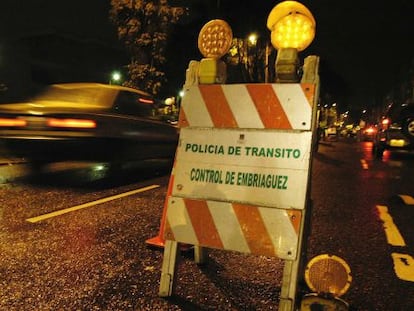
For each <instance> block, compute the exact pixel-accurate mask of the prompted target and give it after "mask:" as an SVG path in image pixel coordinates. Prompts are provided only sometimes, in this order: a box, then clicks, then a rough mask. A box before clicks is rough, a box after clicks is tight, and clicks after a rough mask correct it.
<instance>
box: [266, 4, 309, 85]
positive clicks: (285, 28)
mask: <svg viewBox="0 0 414 311" xmlns="http://www.w3.org/2000/svg"><path fill="white" fill-rule="evenodd" d="M315 25H316V22H315V19H314V18H313V16H312V13H311V12H310V11H309V10H308V9H307V8H306V7H305V6H304V5H303V4H301V3H299V2H296V1H283V2H281V3H279V4H278V5H276V6H275V7H274V8H273V9H272V11H271V12H270V14H269V16H268V19H267V28H268V29H269V30H270V31H271V42H272V45H273V46H274V47H275V48H276V49H277V50H278V53H277V58H276V80H277V81H278V82H296V81H297V80H298V66H299V58H298V52H300V51H303V50H304V49H306V48H307V47H308V46H309V44H311V42H312V41H313V39H314V37H315Z"/></svg>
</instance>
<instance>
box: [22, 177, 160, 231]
mask: <svg viewBox="0 0 414 311" xmlns="http://www.w3.org/2000/svg"><path fill="white" fill-rule="evenodd" d="M158 187H160V185H151V186H148V187H144V188H140V189H136V190H132V191H128V192H124V193H121V194H117V195H113V196H110V197H107V198H103V199H99V200H96V201H92V202H88V203H85V204H81V205H77V206H72V207H69V208H65V209H62V210H58V211H54V212H51V213H47V214H44V215H40V216H36V217H32V218H27V219H26V221H28V222H31V223H35V222H39V221H42V220H45V219H49V218H53V217H56V216H60V215H63V214H67V213H70V212H74V211H77V210H80V209H83V208H87V207H91V206H94V205H98V204H102V203H106V202H109V201H113V200H116V199H120V198H123V197H126V196H130V195H133V194H137V193H141V192H145V191H148V190H152V189H155V188H158Z"/></svg>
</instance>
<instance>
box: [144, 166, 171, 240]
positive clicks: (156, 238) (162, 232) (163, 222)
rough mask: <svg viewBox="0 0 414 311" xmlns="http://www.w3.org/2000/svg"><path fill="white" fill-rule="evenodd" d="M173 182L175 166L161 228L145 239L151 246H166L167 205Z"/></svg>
mask: <svg viewBox="0 0 414 311" xmlns="http://www.w3.org/2000/svg"><path fill="white" fill-rule="evenodd" d="M173 183H174V168H173V171H172V172H171V176H170V180H169V182H168V188H167V195H166V197H165V201H164V209H163V211H162V217H161V223H160V229H159V232H158V235H157V236H155V237H153V238H150V239H148V240H146V241H145V243H147V244H148V245H150V246H153V247H158V248H164V245H165V239H164V236H163V235H164V227H165V222H166V218H167V205H168V198H169V197H170V195H171V194H172V187H173Z"/></svg>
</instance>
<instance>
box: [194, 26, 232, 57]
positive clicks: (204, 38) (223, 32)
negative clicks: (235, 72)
mask: <svg viewBox="0 0 414 311" xmlns="http://www.w3.org/2000/svg"><path fill="white" fill-rule="evenodd" d="M232 40H233V32H232V30H231V27H230V26H229V24H227V22H225V21H223V20H221V19H214V20H211V21H209V22H208V23H207V24H205V25H204V26H203V28H201V30H200V34H199V35H198V49H199V50H200V52H201V54H202V55H203V56H204V57H207V58H214V59H219V58H220V57H222V56H224V55H225V54H226V53H227V52H228V50H229V49H230V46H231V42H232Z"/></svg>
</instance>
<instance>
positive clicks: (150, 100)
mask: <svg viewBox="0 0 414 311" xmlns="http://www.w3.org/2000/svg"><path fill="white" fill-rule="evenodd" d="M138 101H139V102H141V103H144V104H153V103H154V101H153V100H152V99H149V98H139V99H138Z"/></svg>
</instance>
